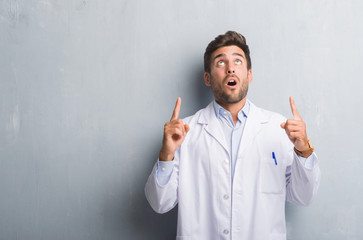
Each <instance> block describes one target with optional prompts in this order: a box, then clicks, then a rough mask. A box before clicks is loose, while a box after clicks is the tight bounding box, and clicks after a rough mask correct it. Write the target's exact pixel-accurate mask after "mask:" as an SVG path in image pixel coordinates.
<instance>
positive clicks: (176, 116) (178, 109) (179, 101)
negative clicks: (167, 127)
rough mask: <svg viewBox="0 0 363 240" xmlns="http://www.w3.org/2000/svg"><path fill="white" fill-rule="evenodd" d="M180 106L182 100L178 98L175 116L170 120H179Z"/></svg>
mask: <svg viewBox="0 0 363 240" xmlns="http://www.w3.org/2000/svg"><path fill="white" fill-rule="evenodd" d="M180 105H181V98H180V97H178V99H177V100H176V103H175V107H174V111H173V115H172V116H171V119H170V120H175V119H178V117H179V112H180Z"/></svg>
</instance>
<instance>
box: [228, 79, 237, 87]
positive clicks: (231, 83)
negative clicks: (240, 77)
mask: <svg viewBox="0 0 363 240" xmlns="http://www.w3.org/2000/svg"><path fill="white" fill-rule="evenodd" d="M236 84H237V83H236V81H235V80H233V79H231V80H229V81H228V83H227V85H228V86H235V85H236Z"/></svg>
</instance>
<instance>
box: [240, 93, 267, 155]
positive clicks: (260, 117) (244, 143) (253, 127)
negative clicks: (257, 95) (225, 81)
mask: <svg viewBox="0 0 363 240" xmlns="http://www.w3.org/2000/svg"><path fill="white" fill-rule="evenodd" d="M247 101H248V100H247ZM249 104H250V112H249V115H248V117H247V122H246V125H245V128H244V130H243V135H242V139H241V143H240V147H239V151H238V155H239V156H243V155H244V152H245V151H246V149H248V148H249V146H250V144H252V143H253V141H254V139H255V137H256V136H257V135H258V133H259V132H260V131H261V130H262V129H263V128H264V127H265V126H266V125H267V123H268V118H267V117H266V115H265V114H263V113H262V112H261V109H259V108H258V107H256V106H255V105H254V104H253V103H251V102H250V101H249Z"/></svg>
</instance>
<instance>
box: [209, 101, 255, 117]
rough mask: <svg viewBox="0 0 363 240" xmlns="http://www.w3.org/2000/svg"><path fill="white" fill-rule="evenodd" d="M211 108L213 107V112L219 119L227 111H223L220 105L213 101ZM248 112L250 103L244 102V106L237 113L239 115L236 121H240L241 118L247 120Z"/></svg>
mask: <svg viewBox="0 0 363 240" xmlns="http://www.w3.org/2000/svg"><path fill="white" fill-rule="evenodd" d="M213 107H214V112H215V114H216V117H217V118H220V117H221V116H222V115H223V113H224V112H225V111H227V112H228V110H226V109H224V108H223V107H222V106H221V105H219V104H218V103H217V102H216V100H214V101H213ZM249 112H250V103H249V101H246V103H245V105H244V106H243V108H242V109H241V111H239V113H238V119H239V120H241V119H242V118H243V117H245V118H247V117H248V114H249Z"/></svg>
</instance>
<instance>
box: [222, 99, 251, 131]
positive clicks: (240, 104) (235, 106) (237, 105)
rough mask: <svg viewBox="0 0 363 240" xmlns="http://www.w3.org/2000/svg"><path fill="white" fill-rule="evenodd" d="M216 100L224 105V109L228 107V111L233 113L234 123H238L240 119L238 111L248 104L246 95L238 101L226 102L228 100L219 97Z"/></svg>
mask: <svg viewBox="0 0 363 240" xmlns="http://www.w3.org/2000/svg"><path fill="white" fill-rule="evenodd" d="M216 102H217V103H218V104H219V105H221V107H223V108H224V109H226V110H227V111H228V112H230V113H231V115H232V119H233V123H234V125H236V123H237V121H238V113H239V112H240V111H241V109H242V108H243V107H244V106H245V104H246V97H245V98H244V99H242V100H241V101H239V102H237V103H226V102H221V101H219V100H217V99H216Z"/></svg>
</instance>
